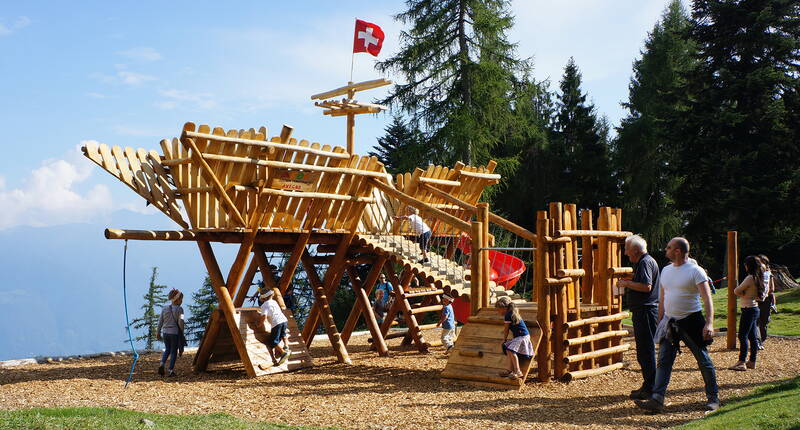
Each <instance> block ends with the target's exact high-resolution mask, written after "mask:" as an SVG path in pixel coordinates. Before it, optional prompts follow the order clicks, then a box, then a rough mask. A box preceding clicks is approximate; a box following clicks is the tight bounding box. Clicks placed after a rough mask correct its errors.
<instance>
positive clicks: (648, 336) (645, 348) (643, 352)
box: [631, 306, 658, 392]
mask: <svg viewBox="0 0 800 430" xmlns="http://www.w3.org/2000/svg"><path fill="white" fill-rule="evenodd" d="M631 312H632V313H633V318H632V319H633V335H634V339H635V340H636V361H638V362H639V366H641V368H642V378H644V381H643V382H642V388H641V389H642V390H644V391H648V392H651V391H653V384H655V380H656V344H655V341H654V340H653V337H655V335H656V327H657V326H658V307H655V306H647V307H644V308H641V309H638V310H631Z"/></svg>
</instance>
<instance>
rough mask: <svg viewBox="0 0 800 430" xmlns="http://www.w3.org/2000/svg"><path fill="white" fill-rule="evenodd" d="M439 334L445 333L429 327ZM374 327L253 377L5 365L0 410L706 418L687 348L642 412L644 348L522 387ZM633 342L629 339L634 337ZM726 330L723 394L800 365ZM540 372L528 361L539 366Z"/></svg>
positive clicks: (368, 421) (664, 423) (305, 418)
mask: <svg viewBox="0 0 800 430" xmlns="http://www.w3.org/2000/svg"><path fill="white" fill-rule="evenodd" d="M426 334H427V337H429V338H431V339H436V338H437V337H438V332H436V331H435V330H432V331H430V332H427V333H426ZM366 340H367V336H354V337H353V338H352V339H351V342H350V345H349V346H348V350H349V351H350V355H351V358H352V359H353V362H354V364H353V365H344V364H338V363H336V360H335V357H334V356H333V354H332V350H331V347H330V344H329V343H328V341H327V338H325V336H317V339H316V340H315V342H314V343H313V345H312V347H311V348H310V350H311V354H312V356H313V357H314V362H315V367H313V368H310V369H303V370H300V371H296V372H292V373H283V374H278V375H270V376H266V377H260V378H256V379H247V378H246V377H245V373H244V369H243V368H242V367H241V366H220V365H216V366H215V365H212V367H210V370H212V371H210V372H208V373H203V374H199V375H194V374H192V373H191V361H192V358H193V357H192V356H191V355H188V354H187V355H184V356H183V357H182V358H180V359H179V360H178V364H177V366H176V371H177V372H178V373H179V376H178V377H175V378H168V379H163V378H161V377H159V376H158V374H157V373H156V368H157V366H158V360H159V356H158V355H157V354H148V355H143V356H142V357H141V358H140V360H139V363H140V364H139V365H138V366H137V372H136V374H135V375H134V382H133V383H132V384H131V385H130V386H129V387H128V388H127V389H125V388H123V385H124V380H125V378H126V377H127V375H128V369H129V368H130V363H131V360H132V358H131V357H130V356H115V357H103V358H96V359H89V360H80V361H72V362H62V363H53V364H32V365H26V366H20V367H15V368H3V369H0V409H20V408H32V407H79V406H92V407H114V408H124V409H131V410H138V411H144V412H154V413H163V414H181V415H191V414H207V413H213V412H224V413H228V414H231V415H234V416H237V417H240V418H244V419H248V420H258V421H268V422H273V423H282V424H292V425H314V426H335V427H343V428H354V429H395V428H398V429H409V428H417V429H418V428H462V429H475V428H502V429H512V428H513V429H520V428H548V429H550V428H565V429H572V428H575V429H577V428H580V429H587V428H589V429H594V428H598V429H604V428H614V429H634V428H643V427H650V428H663V427H672V426H675V425H679V424H682V423H685V422H687V421H690V420H694V419H698V418H701V417H703V415H704V412H703V407H702V406H703V401H704V400H705V395H704V393H703V380H702V377H701V376H700V372H699V371H698V370H697V364H696V362H695V361H694V358H693V357H692V354H691V353H690V352H689V351H688V349H687V348H685V347H684V348H682V349H683V351H684V352H683V354H681V355H679V356H678V360H677V361H676V365H675V370H674V372H673V374H672V381H671V383H670V386H669V390H668V391H667V410H666V412H665V413H663V414H660V415H648V414H645V413H643V412H641V411H640V410H639V409H637V408H636V406H635V405H634V404H633V402H632V401H630V400H628V393H629V392H630V390H632V389H635V388H638V387H639V385H640V383H641V378H640V375H639V366H638V364H637V363H636V353H635V351H633V350H631V351H628V352H626V353H625V355H624V357H625V360H626V361H627V362H629V364H630V365H629V366H628V368H626V369H622V370H618V371H616V372H612V373H608V374H605V375H601V376H595V377H593V378H589V379H584V380H578V381H573V382H571V383H561V382H551V383H548V384H540V383H538V382H535V381H533V380H529V381H528V383H527V385H526V386H525V387H524V388H523V389H522V391H520V392H516V391H505V390H495V389H491V388H479V387H473V386H469V385H462V384H454V383H447V384H443V383H441V382H439V372H440V371H441V370H442V369H443V368H444V366H445V363H446V360H447V359H446V357H445V355H444V353H443V350H442V349H441V348H440V347H435V348H432V352H431V353H429V354H420V353H418V352H417V351H416V349H414V348H413V347H401V346H400V345H399V343H400V339H395V340H391V341H389V345H390V348H391V352H392V356H391V357H386V358H382V357H378V356H377V354H375V353H374V352H371V351H369V346H368V344H367V342H366ZM630 341H631V343H633V339H630ZM724 344H725V339H724V338H723V337H718V338H717V339H716V340H715V342H714V345H713V346H712V347H711V351H712V360H713V361H714V364H715V365H716V367H717V378H718V380H719V384H720V397H721V398H722V401H723V403H724V402H725V399H727V398H730V397H733V396H739V395H743V394H746V393H747V392H749V391H750V390H751V389H752V388H753V387H755V386H757V385H761V384H765V383H769V382H775V381H781V380H785V379H787V378H790V377H794V376H796V375H798V374H799V373H800V354H798V353H797V351H798V347H800V340H797V339H775V338H772V339H769V341H768V342H767V344H766V350H764V351H761V352H760V353H759V362H758V369H756V370H748V371H746V372H736V371H732V370H727V368H728V367H729V366H731V365H732V364H733V363H734V362H735V361H736V358H737V352H736V351H732V350H725V349H724ZM535 374H536V372H535V371H532V372H531V375H535Z"/></svg>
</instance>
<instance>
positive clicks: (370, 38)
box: [353, 19, 383, 57]
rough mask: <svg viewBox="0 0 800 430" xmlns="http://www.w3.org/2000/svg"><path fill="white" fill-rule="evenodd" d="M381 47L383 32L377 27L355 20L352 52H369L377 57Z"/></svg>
mask: <svg viewBox="0 0 800 430" xmlns="http://www.w3.org/2000/svg"><path fill="white" fill-rule="evenodd" d="M382 46H383V30H381V28H380V27H378V26H377V25H375V24H373V23H371V22H366V21H362V20H360V19H357V20H356V31H355V34H354V35H353V52H354V53H355V52H369V53H370V54H372V55H373V56H375V57H377V56H378V53H380V52H381V47H382Z"/></svg>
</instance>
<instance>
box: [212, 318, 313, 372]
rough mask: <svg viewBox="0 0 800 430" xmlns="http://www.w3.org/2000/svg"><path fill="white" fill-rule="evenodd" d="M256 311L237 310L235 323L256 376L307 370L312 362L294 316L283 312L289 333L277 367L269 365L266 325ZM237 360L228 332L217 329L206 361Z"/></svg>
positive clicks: (271, 363) (267, 329)
mask: <svg viewBox="0 0 800 430" xmlns="http://www.w3.org/2000/svg"><path fill="white" fill-rule="evenodd" d="M258 310H259V308H256V307H246V308H237V312H236V321H237V322H238V324H239V332H240V333H241V336H242V340H244V343H245V346H246V348H247V353H248V355H249V357H250V360H251V362H252V363H253V368H254V370H255V373H256V376H262V375H269V374H273V373H281V372H289V371H292V370H297V369H302V368H305V367H311V366H312V365H313V362H312V360H311V355H310V354H309V353H308V349H307V348H306V345H305V343H304V342H303V338H302V336H300V330H299V329H298V328H297V323H296V322H295V320H294V315H292V312H291V311H290V310H288V309H286V310H284V311H283V313H284V315H286V318H287V319H288V320H289V322H288V324H287V328H288V330H289V350H290V351H291V352H290V353H289V359H288V360H286V362H285V363H284V364H282V365H280V366H275V365H274V364H273V360H272V355H271V354H270V352H269V349H267V346H266V345H265V342H267V341H268V339H269V328H270V327H269V323H268V322H267V323H265V324H261V323H260V315H259V312H258ZM234 360H236V361H238V360H239V355H238V353H237V352H236V348H235V347H234V345H233V339H231V335H230V331H229V330H221V331H220V334H219V337H218V338H217V342H216V344H215V345H214V349H213V350H212V352H211V358H210V360H209V361H211V362H213V363H218V362H225V361H234Z"/></svg>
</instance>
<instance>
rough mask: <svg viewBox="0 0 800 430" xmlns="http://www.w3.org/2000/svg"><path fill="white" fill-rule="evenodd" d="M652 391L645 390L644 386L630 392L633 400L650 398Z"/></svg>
mask: <svg viewBox="0 0 800 430" xmlns="http://www.w3.org/2000/svg"><path fill="white" fill-rule="evenodd" d="M651 395H652V393H651V392H650V390H645V389H644V388H639V389H638V390H632V391H631V394H630V396H629V397H630V399H631V400H647V399H649V398H650V396H651Z"/></svg>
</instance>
